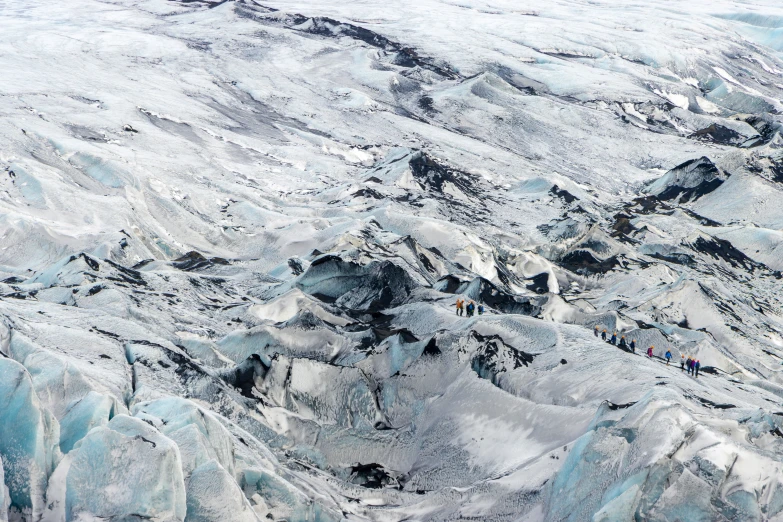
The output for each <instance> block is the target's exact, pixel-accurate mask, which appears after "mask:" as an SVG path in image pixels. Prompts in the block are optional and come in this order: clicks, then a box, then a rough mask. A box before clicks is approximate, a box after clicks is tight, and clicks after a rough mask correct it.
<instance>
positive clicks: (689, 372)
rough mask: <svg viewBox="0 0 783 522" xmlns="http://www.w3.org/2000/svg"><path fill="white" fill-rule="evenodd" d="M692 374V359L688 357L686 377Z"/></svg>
mask: <svg viewBox="0 0 783 522" xmlns="http://www.w3.org/2000/svg"><path fill="white" fill-rule="evenodd" d="M692 373H693V358H691V357H688V375H690V374H692Z"/></svg>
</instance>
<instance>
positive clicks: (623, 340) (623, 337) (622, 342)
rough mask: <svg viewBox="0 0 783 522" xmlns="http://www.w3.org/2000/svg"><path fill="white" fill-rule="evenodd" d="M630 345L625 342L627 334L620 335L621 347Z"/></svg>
mask: <svg viewBox="0 0 783 522" xmlns="http://www.w3.org/2000/svg"><path fill="white" fill-rule="evenodd" d="M627 346H628V343H626V342H625V336H624V335H623V336H622V337H620V348H625V347H627Z"/></svg>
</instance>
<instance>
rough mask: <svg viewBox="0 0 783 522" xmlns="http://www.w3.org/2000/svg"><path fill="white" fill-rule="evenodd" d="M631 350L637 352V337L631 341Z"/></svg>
mask: <svg viewBox="0 0 783 522" xmlns="http://www.w3.org/2000/svg"><path fill="white" fill-rule="evenodd" d="M631 351H632V352H633V353H636V339H634V340H633V341H631Z"/></svg>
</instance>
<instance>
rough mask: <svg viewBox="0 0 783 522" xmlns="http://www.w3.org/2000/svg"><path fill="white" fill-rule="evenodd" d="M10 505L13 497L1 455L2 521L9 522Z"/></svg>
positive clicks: (0, 489)
mask: <svg viewBox="0 0 783 522" xmlns="http://www.w3.org/2000/svg"><path fill="white" fill-rule="evenodd" d="M10 505H11V498H10V495H9V494H8V486H6V485H5V472H4V471H3V459H2V457H0V522H8V508H9V507H10Z"/></svg>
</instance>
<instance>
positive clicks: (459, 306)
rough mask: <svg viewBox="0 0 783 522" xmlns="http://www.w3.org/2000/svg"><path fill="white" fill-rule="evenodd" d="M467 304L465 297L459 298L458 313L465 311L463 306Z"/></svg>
mask: <svg viewBox="0 0 783 522" xmlns="http://www.w3.org/2000/svg"><path fill="white" fill-rule="evenodd" d="M464 305H465V300H464V299H459V298H457V315H459V316H461V315H462V311H463V308H462V307H463V306H464Z"/></svg>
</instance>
